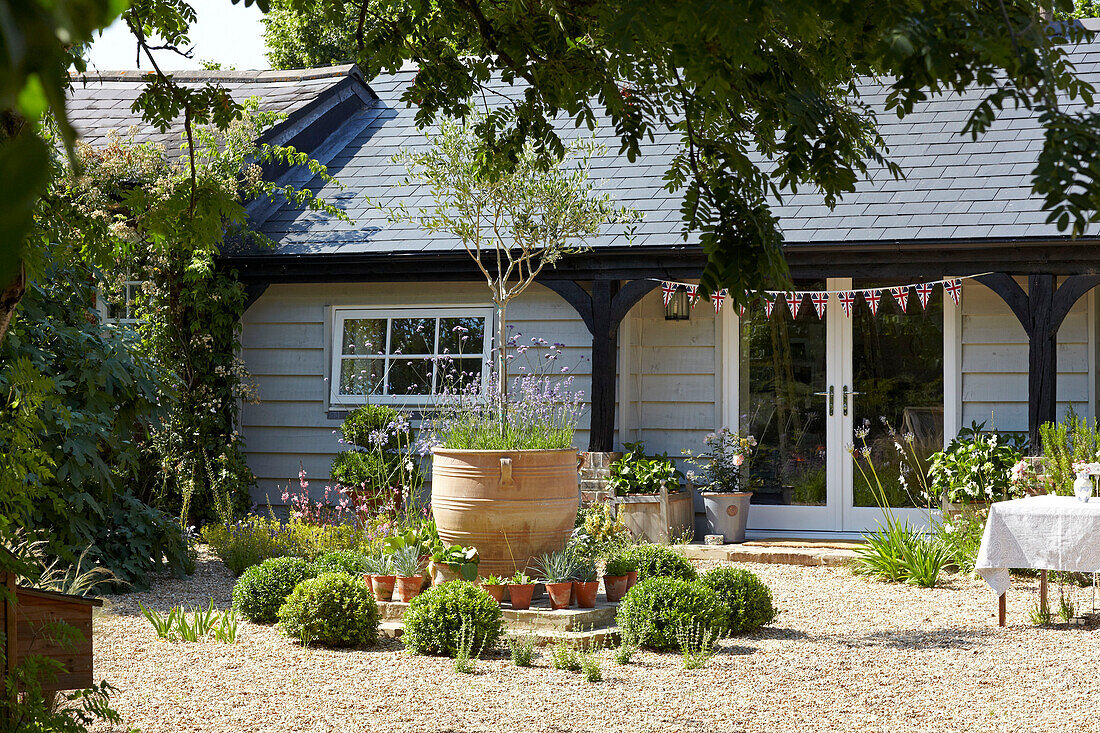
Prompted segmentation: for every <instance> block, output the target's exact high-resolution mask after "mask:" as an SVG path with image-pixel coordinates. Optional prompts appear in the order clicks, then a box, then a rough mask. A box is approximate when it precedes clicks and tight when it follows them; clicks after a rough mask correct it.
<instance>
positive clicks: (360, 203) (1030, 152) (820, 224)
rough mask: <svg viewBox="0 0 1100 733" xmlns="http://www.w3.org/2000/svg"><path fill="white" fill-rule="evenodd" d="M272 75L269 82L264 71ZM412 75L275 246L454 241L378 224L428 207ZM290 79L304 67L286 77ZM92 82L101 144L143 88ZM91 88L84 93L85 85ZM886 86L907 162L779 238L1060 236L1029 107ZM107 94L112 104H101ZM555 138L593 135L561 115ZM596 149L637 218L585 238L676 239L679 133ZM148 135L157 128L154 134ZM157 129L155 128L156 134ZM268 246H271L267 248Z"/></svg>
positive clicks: (277, 88) (872, 97)
mask: <svg viewBox="0 0 1100 733" xmlns="http://www.w3.org/2000/svg"><path fill="white" fill-rule="evenodd" d="M1071 58H1072V60H1073V61H1074V63H1075V64H1076V66H1077V69H1078V71H1079V72H1081V73H1082V75H1083V76H1084V77H1085V78H1086V79H1087V80H1089V81H1090V82H1092V83H1093V84H1094V85H1097V86H1100V43H1091V44H1082V45H1081V46H1078V47H1077V48H1075V49H1074V50H1073V51H1072V52H1071ZM348 73H349V67H340V68H339V69H329V70H313V71H312V72H254V74H256V77H255V80H252V81H249V80H248V79H246V78H245V77H247V76H248V75H247V74H242V73H237V74H233V75H228V76H218V74H219V72H207V74H208V75H209V76H208V77H206V78H209V79H212V80H224V81H222V83H224V84H225V85H226V86H228V87H230V88H231V89H232V90H233V91H234V93H236V94H239V95H241V96H259V97H261V99H262V100H263V102H262V106H263V107H265V108H269V109H276V110H278V111H283V112H293V111H294V110H295V109H297V108H300V106H302V105H304V104H307V103H308V102H309V101H310V100H311V99H313V98H314V97H315V96H316V95H318V94H323V93H324V92H325V90H327V89H329V88H331V86H332V85H333V84H335V83H337V82H338V81H339V80H340V79H342V78H344V77H346V76H347V75H348ZM265 74H267V75H269V76H268V77H267V78H265V77H264V75H265ZM414 74H415V72H414V71H412V70H408V71H402V72H399V73H396V74H391V75H385V76H381V77H379V78H376V79H374V80H373V81H371V82H370V84H369V86H370V88H371V89H372V90H373V91H374V93H375V94H376V95H377V99H376V100H375V101H374V103H373V104H374V108H373V109H372V110H371V114H367V115H358V116H353V117H349V118H348V119H347V120H346V121H345V123H344V124H345V127H348V128H349V129H345V130H343V131H342V132H343V138H342V139H343V147H342V148H340V149H338V150H336V151H335V152H334V153H333V155H332V156H331V157H330V159H328V160H327V161H325V162H326V164H327V166H328V170H329V173H330V174H331V175H333V176H334V177H335V178H336V179H337V180H338V181H339V182H340V184H342V185H343V186H345V187H346V188H344V189H340V188H338V187H337V186H334V185H332V184H328V185H321V181H320V180H319V179H312V180H309V181H302V182H301V183H304V184H305V185H307V186H308V187H309V188H311V189H312V190H314V191H317V192H318V193H319V194H320V195H321V196H322V197H323V198H326V199H327V200H329V201H331V202H333V203H334V204H335V205H337V206H338V207H340V208H341V209H343V210H344V211H345V212H346V213H347V214H348V216H349V218H350V219H351V220H352V221H351V222H346V221H340V220H337V219H334V218H332V217H329V216H326V215H325V214H322V213H318V212H310V211H301V210H297V209H293V208H291V207H288V206H281V207H276V208H274V209H270V208H269V209H268V210H266V211H264V212H263V214H262V215H260V216H258V217H257V218H256V223H257V224H258V225H259V226H260V228H261V229H262V230H263V231H264V232H265V233H266V234H267V235H268V236H270V237H271V238H272V239H273V240H275V242H276V243H277V250H276V251H277V252H283V253H287V254H309V253H344V254H351V253H356V254H358V253H377V254H388V253H392V252H402V253H414V252H433V251H444V250H452V249H456V248H458V247H459V246H460V245H459V243H458V242H456V241H455V240H453V239H452V238H450V237H447V236H443V235H428V234H426V233H424V232H422V231H420V230H418V229H417V228H415V227H413V226H409V225H395V224H391V223H390V222H388V220H387V217H386V215H385V213H384V212H382V211H381V210H379V208H378V206H379V205H380V206H388V205H394V204H397V203H399V202H403V203H404V204H405V205H406V206H407V207H408V208H409V209H415V208H417V207H418V206H428V205H430V204H431V197H430V195H429V193H428V191H427V190H426V189H425V188H422V187H408V186H404V185H402V180H403V176H404V171H403V169H402V167H401V166H399V165H397V164H395V163H394V162H393V161H392V158H393V156H394V155H395V154H396V153H398V152H400V151H401V150H403V149H418V148H423V147H424V146H425V145H426V144H427V141H426V138H425V134H424V132H423V131H421V130H419V129H417V126H416V124H415V120H414V116H415V113H416V109H415V108H408V107H406V106H405V104H404V103H403V102H402V101H401V100H400V97H401V94H402V93H403V91H404V90H405V89H406V88H407V87H408V85H409V84H410V83H411V81H412V79H413V76H414ZM295 75H300V76H298V77H296V76H295ZM107 78H108V79H109V80H108V81H101V82H92V83H89V85H88V86H86V87H80V86H79V85H78V88H77V90H76V91H74V97H73V104H72V108H73V116H74V119H76V120H77V125H78V129H81V130H82V131H83V133H84V135H85V137H86V139H88V140H89V141H92V142H95V141H97V140H99V141H101V140H102V139H103V136H104V135H105V132H106V130H107V129H109V127H110V126H112V125H114V126H117V127H119V128H122V127H124V126H125V125H129V124H132V123H133V115H132V114H129V115H128V109H129V105H130V104H132V102H133V99H134V97H135V96H136V95H137V93H138V91H139V88H140V84H139V83H137V82H138V80H137V79H135V80H134V81H126V82H122V81H115V80H114V79H116V78H121V77H119V76H118V75H116V76H113V77H107ZM89 90H91V91H89ZM496 91H497V92H500V94H501V95H504V96H507V95H515V94H517V93H518V88H514V87H508V86H506V85H504V84H502V83H501V84H498V85H497V86H496ZM886 94H887V89H886V87H885V86H884V85H882V84H876V83H871V82H868V83H865V84H864V85H863V97H862V101H863V102H864V103H866V104H868V105H870V107H871V108H872V109H876V110H878V116H879V129H880V131H881V133H882V135H883V137H884V139H885V140H886V143H887V145H888V146H889V149H890V157H891V159H892V160H894V161H895V162H897V163H898V164H899V165H900V166H901V168H902V170H903V171H904V172H905V176H906V177H905V179H903V180H896V179H895V178H894V177H893V176H892V175H890V174H889V173H888V172H887V171H885V170H884V169H881V168H873V169H872V170H871V171H870V172H869V174H868V177H867V179H866V180H862V181H860V182H859V183H858V184H857V187H856V191H855V192H853V193H849V194H847V195H845V196H844V197H843V198H842V199H841V201H840V202H839V203H838V205H837V206H836V207H835V208H834V209H832V210H830V209H829V208H828V207H827V206H826V205H825V204H824V202H823V200H822V197H821V196H820V195H819V194H818V193H815V192H813V191H810V190H808V189H806V188H805V187H803V188H802V189H801V190H800V191H799V193H796V194H787V195H786V196H785V197H784V199H783V201H782V202H777V203H776V205H775V212H776V214H777V215H778V217H779V221H780V225H781V227H782V230H783V233H784V236H785V238H786V241H787V242H788V243H790V244H810V243H813V244H821V243H829V242H837V243H840V242H889V241H915V240H949V239H962V238H965V239H983V238H1009V239H1013V238H1015V239H1019V238H1028V237H1036V238H1039V237H1052V236H1053V237H1057V236H1060V235H1062V234H1063V233H1062V232H1059V231H1058V230H1057V228H1056V227H1055V226H1053V225H1051V224H1047V223H1046V216H1047V215H1046V213H1045V212H1043V211H1042V201H1041V199H1040V198H1039V197H1037V196H1035V195H1034V194H1033V192H1032V191H1031V170H1032V169H1033V168H1034V166H1035V163H1036V161H1037V159H1038V154H1039V151H1040V150H1041V148H1042V137H1043V135H1042V129H1041V127H1040V125H1039V122H1038V120H1037V119H1036V118H1035V117H1034V116H1033V115H1032V114H1031V113H1029V112H1028V111H1026V110H1017V109H1006V110H1004V111H1003V112H1002V114H1001V115H1000V117H999V119H998V120H997V121H996V122H995V123H994V125H993V127H992V129H990V130H989V131H988V132H987V133H985V134H984V136H983V137H981V138H979V139H977V140H973V139H971V138H970V136H969V135H968V134H964V133H963V128H964V126H965V123H966V120H967V118H968V116H969V114H970V112H971V111H972V110H973V108H974V107H975V105H976V104H977V102H978V100H979V99H980V94H978V93H977V92H971V93H967V94H964V95H955V94H951V95H947V96H941V97H936V98H933V99H931V100H929V101H926V102H924V103H921V104H919V105H918V106H917V108H916V109H915V110H914V112H913V113H911V114H910V115H907V116H906V117H905V118H903V119H898V118H897V116H896V114H894V113H893V112H887V111H885V110H884V104H885V100H886ZM107 103H111V104H110V106H109V107H104V106H102V105H106V104H107ZM559 129H560V130H561V132H562V135H563V137H566V138H577V137H582V136H587V135H589V134H590V133H589V131H588V130H587V129H585V128H581V129H575V128H574V126H573V124H572V122H571V121H569V120H563V121H562V123H561V125H560V127H559ZM595 135H596V137H597V138H598V139H599V140H600V141H601V142H602V144H603V145H604V147H605V148H606V149H605V151H604V152H603V154H602V155H601V156H600V157H598V158H597V159H596V160H594V161H593V163H592V175H593V178H594V179H595V182H596V187H597V189H598V190H600V191H605V192H607V193H610V194H611V195H612V196H613V197H614V198H615V200H616V201H618V202H619V203H621V204H624V205H628V206H632V207H634V208H636V209H637V210H638V211H640V212H641V213H642V215H643V217H644V218H643V220H642V221H641V222H640V223H638V224H637V225H636V226H634V227H633V230H632V232H631V234H630V236H626V235H625V234H624V232H623V227H621V226H619V227H614V228H611V227H609V228H607V230H605V233H604V234H603V235H602V236H600V237H598V238H596V239H595V240H593V241H592V242H591V244H592V245H593V246H596V247H600V246H612V245H614V246H622V245H637V246H675V245H679V244H682V243H683V239H682V238H681V234H680V231H681V219H680V212H679V208H680V196H679V194H674V193H669V192H668V191H667V190H665V189H664V179H663V175H664V171H666V170H667V168H668V166H669V164H670V162H671V160H672V156H673V155H674V153H675V151H676V150H677V149H678V136H677V135H676V134H674V133H672V132H668V131H665V132H663V133H659V134H657V135H656V136H655V139H654V140H653V141H652V142H649V143H646V144H644V145H643V148H642V156H641V157H640V158H639V159H638V160H636V161H635V162H633V163H632V162H630V161H629V160H627V158H626V157H625V156H624V155H618V154H617V151H618V141H617V139H616V138H615V136H614V132H613V127H612V125H610V124H609V123H608V122H607V121H606V120H605V121H604V124H602V125H601V126H600V127H599V128H598V129H597V130H596V132H595ZM153 137H156V136H155V135H154V136H153ZM160 137H161V138H162V139H163V138H164V137H165V136H160ZM262 253H263V254H270V253H271V250H263V252H262Z"/></svg>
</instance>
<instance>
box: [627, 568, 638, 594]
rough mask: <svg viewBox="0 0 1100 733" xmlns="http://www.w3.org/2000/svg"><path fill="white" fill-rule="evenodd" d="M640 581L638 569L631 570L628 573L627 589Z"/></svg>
mask: <svg viewBox="0 0 1100 733" xmlns="http://www.w3.org/2000/svg"><path fill="white" fill-rule="evenodd" d="M637 582H638V571H637V570H631V571H630V572H629V573H627V574H626V589H627V590H630V589H631V588H633V587H634V584H635V583H637Z"/></svg>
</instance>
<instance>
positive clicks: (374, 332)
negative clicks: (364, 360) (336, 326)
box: [341, 318, 386, 355]
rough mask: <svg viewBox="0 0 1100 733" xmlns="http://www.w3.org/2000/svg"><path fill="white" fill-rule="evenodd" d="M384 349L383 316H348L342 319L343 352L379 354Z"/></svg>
mask: <svg viewBox="0 0 1100 733" xmlns="http://www.w3.org/2000/svg"><path fill="white" fill-rule="evenodd" d="M385 350H386V319H385V318H349V319H348V320H346V321H344V349H343V351H342V352H341V353H344V354H361V355H366V354H380V353H384V352H385Z"/></svg>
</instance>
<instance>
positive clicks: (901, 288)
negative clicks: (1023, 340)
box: [656, 273, 989, 319]
mask: <svg viewBox="0 0 1100 733" xmlns="http://www.w3.org/2000/svg"><path fill="white" fill-rule="evenodd" d="M988 274H989V273H981V274H979V275H967V276H965V277H953V278H944V279H943V280H932V281H930V282H920V283H909V284H907V285H891V286H886V287H881V288H869V289H863V290H855V289H853V290H793V291H790V290H759V291H755V292H746V293H745V295H746V296H747V300H749V301H756V302H759V303H761V304H762V305H763V306H764V314H765V316H766V317H767V318H771V317H772V313H773V312H774V310H775V305H776V303H777V302H778V301H779V300H780V299H782V300H783V301H784V302H785V303H786V304H787V308H788V309H789V310H790V312H791V317H792V318H798V311H799V309H800V308H801V306H802V303H803V302H804V301H805V300H806V299H809V301H810V303H811V304H812V305H813V311H814V313H816V314H817V317H818V319H822V318H824V317H825V311H826V309H827V308H828V306H829V303H830V302H832V301H833V299H834V297H835V300H836V302H837V303H838V304H839V305H840V309H841V310H842V311H843V312H844V315H845V317H847V318H851V317H852V312H853V309H854V308H855V306H856V304H857V302H858V300H859V298H860V297H861V296H862V299H863V304H864V305H865V306H867V309H868V310H869V311H870V312H871V315H872V316H875V315H878V310H879V305H880V304H881V302H882V298H883V295H884V294H885V293H889V295H888V296H887V298H888V299H890V298H892V299H893V301H894V303H896V304H897V307H898V308H899V309H900V310H901V312H902V313H905V312H906V310H907V308H908V304H909V294H910V292H916V294H917V301H918V302H919V303H920V306H921V310H924V311H927V310H928V304H929V303H930V302H931V301H932V295H933V294H934V293H935V290H936V287H937V286H939V287H942V288H943V294H944V297H945V298H951V302H952V303H954V304H955V305H956V306H958V305H959V304H960V303H961V302H962V281H963V280H969V279H971V278H975V277H981V276H982V275H988ZM656 282H659V283H660V284H661V295H662V298H663V300H664V304H665V305H666V306H667V305H668V304H669V302H670V301H671V300H672V297H673V296H674V295H675V294H676V293H677V292H678V291H685V292H686V293H687V296H688V300H689V302H690V303H691V307H692V308H694V307H695V305H696V303H698V301H699V300H700V297H699V286H698V285H695V284H692V283H682V282H676V281H674V280H656ZM727 300H730V295H729V291H728V290H720V291H718V292H715V293H712V294H711V301H712V303H713V304H714V312H715V313H719V312H721V310H722V305H723V304H724V303H725V301H727ZM737 313H738V315H740V316H742V317H743V316H744V315H745V306H744V304H738V305H737Z"/></svg>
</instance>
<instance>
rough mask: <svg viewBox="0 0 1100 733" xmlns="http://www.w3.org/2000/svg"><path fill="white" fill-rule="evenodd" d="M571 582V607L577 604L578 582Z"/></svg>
mask: <svg viewBox="0 0 1100 733" xmlns="http://www.w3.org/2000/svg"><path fill="white" fill-rule="evenodd" d="M569 582H570V583H572V585H571V586H570V587H569V605H570V606H574V605H576V603H577V582H576V581H575V580H571V581H569Z"/></svg>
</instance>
